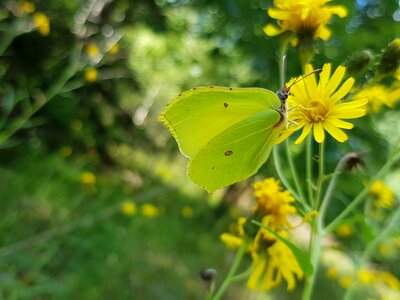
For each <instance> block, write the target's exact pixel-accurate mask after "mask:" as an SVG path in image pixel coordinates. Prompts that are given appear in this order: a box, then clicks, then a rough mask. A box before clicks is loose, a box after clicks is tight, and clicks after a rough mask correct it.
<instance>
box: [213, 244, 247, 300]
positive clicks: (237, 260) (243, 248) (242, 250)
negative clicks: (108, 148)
mask: <svg viewBox="0 0 400 300" xmlns="http://www.w3.org/2000/svg"><path fill="white" fill-rule="evenodd" d="M248 246H249V240H247V239H244V240H243V243H242V245H241V246H240V248H239V250H238V251H237V252H236V256H235V259H234V260H233V263H232V265H231V268H230V269H229V272H228V274H227V275H226V277H225V279H224V281H223V282H222V284H221V286H220V287H219V289H218V291H217V293H216V294H215V295H214V296H213V297H212V298H211V299H212V300H219V299H221V297H222V295H223V294H224V292H225V291H226V289H227V288H228V287H229V285H230V284H231V283H232V282H233V281H235V279H234V278H235V273H236V271H237V269H238V268H239V265H240V263H241V261H242V258H243V255H244V254H245V252H246V250H247V248H248Z"/></svg>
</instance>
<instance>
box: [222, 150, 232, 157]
mask: <svg viewBox="0 0 400 300" xmlns="http://www.w3.org/2000/svg"><path fill="white" fill-rule="evenodd" d="M232 154H233V151H232V150H228V151H225V153H224V155H225V156H231V155H232Z"/></svg>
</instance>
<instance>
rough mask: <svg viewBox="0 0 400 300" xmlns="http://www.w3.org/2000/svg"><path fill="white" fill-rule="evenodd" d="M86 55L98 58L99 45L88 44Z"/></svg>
mask: <svg viewBox="0 0 400 300" xmlns="http://www.w3.org/2000/svg"><path fill="white" fill-rule="evenodd" d="M85 53H86V54H87V56H89V57H96V56H97V55H99V53H100V52H99V48H98V47H97V45H96V44H95V43H88V44H86V46H85Z"/></svg>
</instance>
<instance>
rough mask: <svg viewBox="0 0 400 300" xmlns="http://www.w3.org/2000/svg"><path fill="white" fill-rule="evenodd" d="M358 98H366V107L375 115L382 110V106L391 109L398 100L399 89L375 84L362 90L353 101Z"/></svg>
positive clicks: (399, 98) (399, 96)
mask: <svg viewBox="0 0 400 300" xmlns="http://www.w3.org/2000/svg"><path fill="white" fill-rule="evenodd" d="M360 98H367V99H368V107H369V108H370V109H371V110H372V112H374V113H377V112H379V111H380V110H381V109H382V106H384V105H385V106H388V107H393V106H394V105H395V103H396V102H397V101H398V100H400V87H395V86H393V87H387V86H384V85H382V84H377V85H374V86H371V87H367V88H365V89H362V90H361V91H360V92H359V93H357V94H356V95H354V97H353V99H355V100H356V99H360Z"/></svg>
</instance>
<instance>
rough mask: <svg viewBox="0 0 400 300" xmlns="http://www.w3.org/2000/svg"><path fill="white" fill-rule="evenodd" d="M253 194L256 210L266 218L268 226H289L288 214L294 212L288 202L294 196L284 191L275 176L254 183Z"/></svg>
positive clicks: (294, 209) (273, 228)
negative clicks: (255, 199) (255, 200)
mask: <svg viewBox="0 0 400 300" xmlns="http://www.w3.org/2000/svg"><path fill="white" fill-rule="evenodd" d="M254 195H255V196H256V198H257V204H256V210H257V211H259V212H262V213H263V215H265V218H268V219H269V221H268V223H269V224H268V226H269V227H270V226H272V227H270V228H271V229H272V230H275V229H277V228H279V227H282V226H287V227H290V223H289V221H288V215H292V214H294V213H296V208H295V207H294V206H292V205H290V203H292V202H294V200H295V199H294V198H293V197H292V195H291V194H290V192H289V191H286V190H285V191H284V190H283V189H282V187H281V186H280V185H279V181H278V180H276V179H275V178H267V179H265V180H264V181H259V182H256V183H255V184H254Z"/></svg>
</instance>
